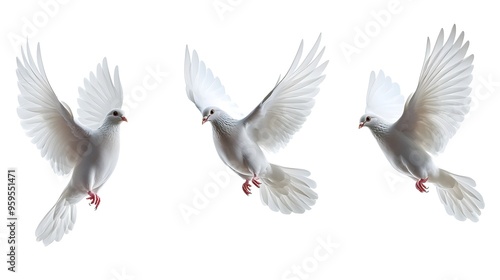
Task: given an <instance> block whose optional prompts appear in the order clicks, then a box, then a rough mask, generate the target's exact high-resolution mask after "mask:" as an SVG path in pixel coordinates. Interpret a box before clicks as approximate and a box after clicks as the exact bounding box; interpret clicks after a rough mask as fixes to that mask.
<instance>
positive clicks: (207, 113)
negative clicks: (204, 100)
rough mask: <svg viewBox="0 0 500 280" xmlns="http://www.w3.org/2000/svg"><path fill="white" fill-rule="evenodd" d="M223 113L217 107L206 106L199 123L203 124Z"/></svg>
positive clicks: (215, 119)
mask: <svg viewBox="0 0 500 280" xmlns="http://www.w3.org/2000/svg"><path fill="white" fill-rule="evenodd" d="M222 114H223V111H222V110H221V109H219V108H217V107H207V108H205V110H203V120H202V121H201V124H205V123H206V122H207V121H217V120H218V119H219V118H220V117H221V116H222Z"/></svg>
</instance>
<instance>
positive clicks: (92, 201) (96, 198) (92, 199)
mask: <svg viewBox="0 0 500 280" xmlns="http://www.w3.org/2000/svg"><path fill="white" fill-rule="evenodd" d="M87 194H88V195H89V197H87V199H88V200H90V203H89V205H92V204H95V209H94V210H97V207H99V204H101V198H100V197H99V196H98V195H97V194H96V193H94V192H92V191H88V192H87Z"/></svg>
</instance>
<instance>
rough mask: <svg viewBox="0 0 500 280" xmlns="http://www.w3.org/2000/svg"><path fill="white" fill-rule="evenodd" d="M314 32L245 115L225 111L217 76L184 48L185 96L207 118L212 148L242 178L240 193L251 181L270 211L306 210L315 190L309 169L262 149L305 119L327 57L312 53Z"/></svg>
mask: <svg viewBox="0 0 500 280" xmlns="http://www.w3.org/2000/svg"><path fill="white" fill-rule="evenodd" d="M320 40H321V35H320V36H319V37H318V40H317V41H316V44H315V45H314V46H313V48H312V49H311V51H310V52H309V54H308V55H307V57H306V58H305V59H304V60H303V61H302V63H301V64H300V65H299V62H300V58H301V55H302V48H303V42H301V44H300V47H299V50H298V52H297V55H296V56H295V59H294V60H293V63H292V65H291V67H290V69H289V70H288V72H287V73H286V75H285V76H284V77H283V79H281V80H279V81H278V83H277V84H276V86H275V87H274V88H273V89H272V90H271V92H270V93H269V94H268V95H267V96H266V97H265V98H264V100H262V102H261V103H260V104H259V105H258V106H257V107H256V108H255V109H254V110H253V111H252V112H250V113H249V114H248V115H247V116H246V117H244V118H242V119H234V118H233V117H231V116H230V115H229V114H228V113H226V111H223V110H233V111H234V110H235V108H236V105H235V104H234V103H232V102H231V99H230V98H229V96H228V95H226V94H225V91H224V87H223V86H222V85H221V83H220V81H219V78H217V77H214V75H213V74H212V71H211V70H210V69H208V68H206V67H205V64H204V63H203V62H202V61H200V60H199V58H198V54H197V53H196V51H194V52H193V56H192V58H190V54H189V50H188V48H187V47H186V56H185V64H184V67H185V68H184V71H185V72H184V77H185V80H186V91H187V95H188V97H189V99H190V100H191V101H192V102H193V103H194V104H195V105H196V107H197V108H198V109H199V110H200V112H201V113H202V115H203V121H202V124H203V123H205V122H207V121H210V122H211V123H212V128H213V139H214V144H215V148H216V150H217V152H218V154H219V156H220V158H221V159H222V161H223V162H224V163H225V164H226V165H227V166H228V167H229V168H231V169H232V170H233V171H234V172H236V173H237V174H238V175H239V176H240V177H242V178H243V179H244V180H245V182H244V183H243V192H244V193H245V194H246V195H249V194H250V193H251V192H250V187H251V185H250V182H252V183H253V184H254V185H255V186H256V187H259V188H260V190H261V192H260V193H261V199H262V202H263V203H264V204H265V205H268V206H269V208H270V209H271V210H273V211H280V212H281V213H284V214H289V213H292V212H293V213H303V212H304V211H305V210H309V209H311V208H310V206H312V205H314V203H315V202H316V199H317V198H318V195H317V194H316V193H315V192H314V191H313V190H312V188H314V187H315V186H316V183H315V182H314V181H313V180H311V179H309V178H308V176H309V175H310V173H309V172H308V171H306V170H303V169H294V168H287V167H282V166H278V165H275V164H271V163H269V162H268V161H267V159H266V157H265V155H264V153H263V151H262V149H261V148H264V149H266V150H269V151H273V152H274V151H277V150H279V149H280V148H282V147H284V146H285V145H286V144H287V143H288V141H289V140H290V139H291V137H292V136H293V134H294V133H295V132H297V131H298V130H299V129H300V127H301V126H302V124H303V123H304V122H305V120H306V118H307V116H308V115H309V114H310V113H311V109H312V107H313V106H314V99H313V98H314V97H315V96H316V94H317V93H318V92H319V87H318V86H319V84H320V83H321V82H322V81H323V79H324V78H325V76H324V75H323V74H322V73H323V71H324V69H325V68H326V66H327V63H328V61H326V62H323V63H322V64H320V65H318V64H319V63H320V60H321V57H322V55H323V52H324V48H323V49H322V50H321V51H320V52H319V54H317V55H316V52H317V50H318V47H319V43H320Z"/></svg>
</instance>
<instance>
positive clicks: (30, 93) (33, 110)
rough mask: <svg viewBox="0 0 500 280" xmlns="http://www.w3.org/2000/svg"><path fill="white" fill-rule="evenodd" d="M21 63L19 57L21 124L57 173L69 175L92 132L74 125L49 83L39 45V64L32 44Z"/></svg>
mask: <svg viewBox="0 0 500 280" xmlns="http://www.w3.org/2000/svg"><path fill="white" fill-rule="evenodd" d="M22 52H23V54H22V62H21V60H20V59H19V58H17V71H16V72H17V77H18V86H19V90H20V92H21V94H20V95H19V98H18V99H19V108H18V110H17V113H18V115H19V118H20V119H21V125H22V127H23V128H24V129H25V130H26V132H27V134H28V136H29V137H31V138H32V142H33V143H34V144H35V145H36V146H37V148H38V149H39V150H40V152H41V155H42V157H43V158H45V159H47V160H49V161H50V164H51V166H52V168H53V169H54V172H56V173H57V174H67V173H69V172H71V170H72V169H73V167H74V166H75V163H76V162H77V161H78V160H79V159H80V157H81V154H82V152H85V147H87V146H86V145H87V143H88V139H89V132H88V131H87V130H85V129H84V128H82V127H81V126H79V125H78V124H77V123H75V121H74V119H73V114H72V113H71V110H70V109H69V107H68V106H67V105H66V104H64V103H62V102H60V101H59V99H58V98H57V96H56V95H55V93H54V91H53V90H52V87H51V86H50V84H49V81H48V79H47V75H46V74H45V69H44V67H43V62H42V56H41V52H40V44H38V47H37V56H38V58H37V62H38V66H37V64H36V63H35V61H34V60H33V57H32V55H31V52H30V48H29V45H28V46H27V57H26V55H25V54H24V50H23V51H22Z"/></svg>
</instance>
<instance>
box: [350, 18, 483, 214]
mask: <svg viewBox="0 0 500 280" xmlns="http://www.w3.org/2000/svg"><path fill="white" fill-rule="evenodd" d="M455 34H456V28H455V25H454V26H453V29H452V31H451V34H450V36H449V37H448V39H447V40H446V42H445V41H444V35H443V29H441V32H440V33H439V36H438V39H437V41H436V44H435V45H434V49H432V51H431V47H430V41H429V38H427V48H426V52H425V59H424V64H423V67H422V71H421V73H420V79H419V82H418V86H417V89H416V90H415V92H414V93H413V94H412V95H410V97H409V98H408V100H407V101H406V105H404V111H403V101H404V100H403V96H402V95H401V94H400V92H399V86H398V85H397V84H396V83H393V82H392V81H391V78H389V77H386V76H385V75H384V73H383V72H382V71H380V72H379V74H378V75H377V76H375V73H373V72H372V73H371V76H370V83H369V85H368V95H367V98H366V111H365V114H364V115H363V116H362V117H361V119H360V124H359V128H362V127H364V126H366V127H368V128H369V129H370V130H371V132H372V134H373V136H375V139H377V142H378V144H379V145H380V148H381V149H382V151H383V152H384V154H385V156H386V157H387V159H388V160H389V162H390V163H391V165H392V166H393V167H394V168H395V169H396V170H398V171H399V172H401V173H403V174H406V175H407V176H409V177H411V178H413V179H415V180H416V188H417V190H418V191H420V192H427V189H428V188H427V186H425V185H424V184H425V183H426V182H428V183H433V184H434V185H436V187H437V191H438V195H439V198H440V200H441V202H442V203H443V205H444V207H445V209H446V212H447V213H448V214H450V215H453V216H455V218H457V219H458V220H461V221H464V220H466V219H470V220H472V221H474V222H476V221H478V220H479V215H481V210H480V209H483V208H484V202H483V198H482V196H481V194H479V192H478V191H476V190H475V189H474V187H475V186H476V183H475V182H474V180H472V179H471V178H468V177H464V176H460V175H456V174H453V173H450V172H448V171H446V170H443V169H440V168H438V167H437V166H436V165H435V164H434V163H433V160H432V156H431V155H437V154H438V153H440V152H442V151H443V150H444V148H445V147H446V144H447V143H448V140H450V138H451V137H452V136H453V135H454V134H455V132H456V131H457V129H458V128H459V126H460V123H461V122H462V121H463V119H464V116H465V114H467V113H468V112H469V108H470V97H469V95H470V92H471V88H470V87H469V84H470V82H471V81H472V69H473V66H472V61H473V59H474V56H473V55H470V56H467V57H465V55H466V52H467V49H468V47H469V42H468V41H467V42H465V43H463V41H464V33H463V32H462V33H460V36H459V37H458V38H457V39H456V40H455ZM398 118H399V119H398Z"/></svg>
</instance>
